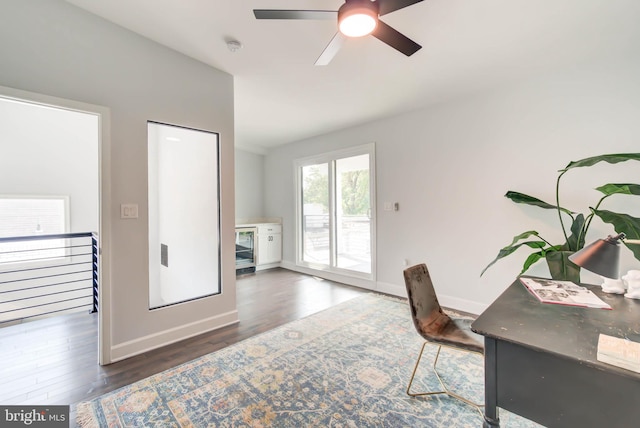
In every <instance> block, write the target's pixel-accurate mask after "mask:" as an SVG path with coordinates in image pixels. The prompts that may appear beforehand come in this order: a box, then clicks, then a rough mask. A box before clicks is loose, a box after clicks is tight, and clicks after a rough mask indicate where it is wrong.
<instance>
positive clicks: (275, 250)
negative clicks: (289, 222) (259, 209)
mask: <svg viewBox="0 0 640 428" xmlns="http://www.w3.org/2000/svg"><path fill="white" fill-rule="evenodd" d="M257 260H258V263H257V265H258V268H260V267H261V266H262V267H263V268H267V267H273V266H265V265H272V264H275V265H278V264H279V263H280V261H281V260H282V225H280V224H259V225H258V257H257Z"/></svg>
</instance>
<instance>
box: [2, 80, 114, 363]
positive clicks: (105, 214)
mask: <svg viewBox="0 0 640 428" xmlns="http://www.w3.org/2000/svg"><path fill="white" fill-rule="evenodd" d="M0 98H5V99H12V100H16V101H22V102H27V103H31V104H38V105H42V106H46V107H52V108H58V109H63V110H70V111H76V112H80V113H86V114H92V115H95V116H97V117H98V128H99V129H98V204H99V207H98V236H99V242H100V248H99V250H98V251H99V253H98V254H99V255H98V266H99V268H98V274H99V280H98V335H99V340H98V363H99V364H100V365H105V364H109V363H110V362H111V356H110V350H111V138H110V129H111V119H110V116H111V114H110V110H109V108H108V107H104V106H99V105H95V104H88V103H83V102H79V101H74V100H68V99H65V98H58V97H52V96H48V95H43V94H38V93H34V92H29V91H23V90H20V89H14V88H9V87H5V86H0Z"/></svg>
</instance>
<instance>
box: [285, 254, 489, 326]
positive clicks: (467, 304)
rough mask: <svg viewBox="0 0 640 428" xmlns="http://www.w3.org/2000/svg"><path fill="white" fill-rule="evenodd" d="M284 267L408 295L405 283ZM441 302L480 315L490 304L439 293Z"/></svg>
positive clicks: (393, 294) (299, 267) (451, 307)
mask: <svg viewBox="0 0 640 428" xmlns="http://www.w3.org/2000/svg"><path fill="white" fill-rule="evenodd" d="M282 268H284V269H289V270H292V271H294V272H301V273H305V274H307V275H313V276H317V277H320V278H324V279H328V280H331V281H336V282H340V283H342V284H347V285H353V286H354V287H360V288H364V289H366V290H371V291H377V292H379V293H385V294H390V295H392V296H397V297H402V298H406V297H407V289H406V287H405V286H404V284H402V285H400V284H392V283H390V282H382V281H369V280H365V279H360V278H352V277H349V276H345V275H340V274H336V273H333V272H324V271H318V270H314V269H309V268H306V267H303V266H296V265H295V264H294V263H291V262H287V261H283V262H282ZM438 300H439V301H440V304H441V305H442V306H444V307H446V308H449V309H453V310H457V311H462V312H467V313H469V314H473V315H478V314H481V313H482V312H484V310H485V309H487V307H488V305H486V304H482V303H478V302H474V301H472V300H468V299H462V298H460V297H455V296H448V295H446V294H443V295H438Z"/></svg>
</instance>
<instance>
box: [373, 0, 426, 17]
mask: <svg viewBox="0 0 640 428" xmlns="http://www.w3.org/2000/svg"><path fill="white" fill-rule="evenodd" d="M421 1H422V0H378V5H379V6H380V12H379V15H380V16H382V15H385V14H387V13H391V12H395V11H396V10H399V9H402V8H404V7H407V6H411V5H412V4H416V3H420V2H421Z"/></svg>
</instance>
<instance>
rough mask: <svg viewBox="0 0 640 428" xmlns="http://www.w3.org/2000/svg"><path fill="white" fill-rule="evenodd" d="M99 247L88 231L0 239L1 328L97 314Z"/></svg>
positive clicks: (93, 235) (95, 236)
mask: <svg viewBox="0 0 640 428" xmlns="http://www.w3.org/2000/svg"><path fill="white" fill-rule="evenodd" d="M98 248H99V246H98V238H97V235H96V234H95V233H91V232H86V233H67V234H59V235H36V236H21V237H10V238H0V326H2V325H3V324H5V323H14V322H19V321H21V320H24V319H29V318H34V317H42V316H47V315H53V314H59V313H66V312H77V311H81V310H87V311H89V312H97V311H98V278H99V277H98Z"/></svg>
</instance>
